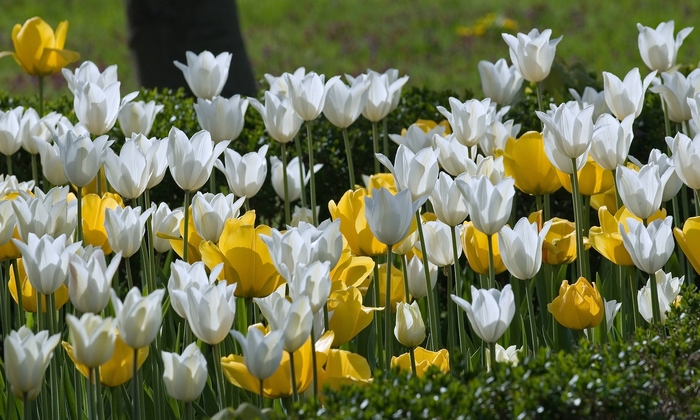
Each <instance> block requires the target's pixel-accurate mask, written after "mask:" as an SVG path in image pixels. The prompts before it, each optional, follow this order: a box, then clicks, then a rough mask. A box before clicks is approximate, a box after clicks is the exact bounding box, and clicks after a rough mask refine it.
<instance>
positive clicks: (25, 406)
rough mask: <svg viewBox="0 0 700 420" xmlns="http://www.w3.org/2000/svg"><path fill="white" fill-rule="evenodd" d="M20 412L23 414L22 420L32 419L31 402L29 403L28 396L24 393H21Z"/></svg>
mask: <svg viewBox="0 0 700 420" xmlns="http://www.w3.org/2000/svg"><path fill="white" fill-rule="evenodd" d="M8 389H9V387H8ZM22 411H23V412H24V413H23V414H24V415H23V419H24V420H31V419H32V418H33V416H32V407H31V401H29V394H28V393H26V392H24V393H22Z"/></svg>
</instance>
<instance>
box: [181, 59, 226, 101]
mask: <svg viewBox="0 0 700 420" xmlns="http://www.w3.org/2000/svg"><path fill="white" fill-rule="evenodd" d="M185 56H186V58H187V65H184V64H182V63H181V62H179V61H177V60H175V61H173V63H174V64H175V67H177V68H179V69H180V70H182V74H183V75H184V76H185V81H186V82H187V86H189V87H190V90H192V93H194V96H196V97H198V98H202V99H212V98H214V97H215V96H217V95H219V94H221V91H222V90H223V89H224V85H225V84H226V79H228V72H229V66H230V65H231V57H232V55H231V53H228V52H222V53H221V54H219V55H217V56H216V57H214V54H212V53H211V52H209V51H206V50H205V51H202V52H201V53H200V54H199V55H197V54H195V53H193V52H192V51H187V53H186V54H185Z"/></svg>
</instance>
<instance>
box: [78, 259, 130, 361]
mask: <svg viewBox="0 0 700 420" xmlns="http://www.w3.org/2000/svg"><path fill="white" fill-rule="evenodd" d="M85 254H86V255H84V256H79V255H77V254H71V255H70V260H69V263H68V264H69V265H68V282H67V283H68V291H69V294H70V300H71V303H73V306H75V307H76V308H77V309H78V310H79V311H80V312H92V313H95V314H98V313H100V312H102V310H103V309H104V308H106V307H107V304H108V303H109V297H110V290H111V287H112V277H114V273H116V271H117V269H118V268H119V262H120V261H121V258H122V256H121V254H120V253H117V254H116V255H114V257H113V258H112V260H111V261H110V263H109V266H108V265H107V261H106V260H105V254H104V252H103V251H102V249H100V248H97V249H93V250H91V251H90V252H89V253H88V252H85ZM84 364H87V363H84ZM100 364H101V363H100ZM93 367H94V366H93Z"/></svg>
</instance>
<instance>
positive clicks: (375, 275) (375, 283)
mask: <svg viewBox="0 0 700 420" xmlns="http://www.w3.org/2000/svg"><path fill="white" fill-rule="evenodd" d="M372 287H373V291H374V296H373V298H374V301H373V302H372V304H373V305H374V306H375V307H378V306H379V261H378V260H376V259H375V262H374V267H373V268H372ZM382 312H383V311H382ZM384 315H386V314H384V313H382V314H381V315H380V312H375V313H374V318H373V320H372V322H373V323H374V329H375V331H376V334H375V340H374V343H375V345H376V351H375V355H374V357H375V358H376V360H378V361H379V362H380V363H381V362H382V358H381V356H382V353H383V351H384V346H383V345H382V340H380V339H379V337H381V330H382V323H381V316H384Z"/></svg>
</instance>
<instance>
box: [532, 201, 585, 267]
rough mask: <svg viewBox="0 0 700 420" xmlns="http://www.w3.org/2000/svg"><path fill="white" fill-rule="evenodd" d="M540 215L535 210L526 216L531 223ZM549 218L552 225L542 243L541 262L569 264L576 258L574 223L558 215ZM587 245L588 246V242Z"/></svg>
mask: <svg viewBox="0 0 700 420" xmlns="http://www.w3.org/2000/svg"><path fill="white" fill-rule="evenodd" d="M541 217H542V216H541V213H540V212H535V213H532V214H530V216H528V220H529V221H530V223H533V222H535V221H536V220H538V218H541ZM551 220H552V226H551V227H550V228H549V232H547V236H545V238H544V244H543V245H542V247H543V249H542V262H545V263H547V264H551V265H558V264H570V263H571V262H572V261H574V260H575V259H576V230H575V228H576V225H575V224H574V223H573V222H570V221H568V220H566V219H561V218H559V217H553V218H552V219H551ZM584 246H586V245H584ZM587 247H590V244H588V245H587Z"/></svg>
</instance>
